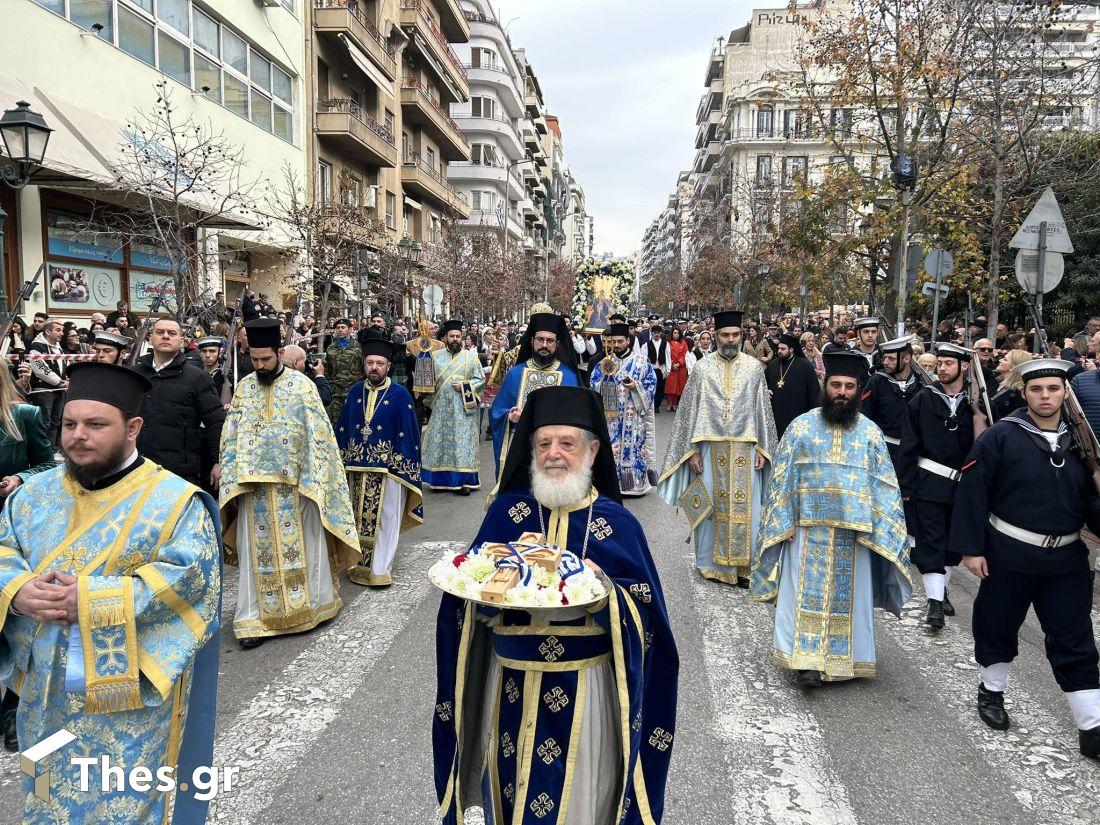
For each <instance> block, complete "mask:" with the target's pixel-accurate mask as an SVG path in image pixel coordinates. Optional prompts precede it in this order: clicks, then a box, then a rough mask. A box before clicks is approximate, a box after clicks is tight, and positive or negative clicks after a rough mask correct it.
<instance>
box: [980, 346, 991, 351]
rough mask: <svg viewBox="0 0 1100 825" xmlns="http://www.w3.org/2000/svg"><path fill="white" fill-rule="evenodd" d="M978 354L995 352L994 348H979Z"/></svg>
mask: <svg viewBox="0 0 1100 825" xmlns="http://www.w3.org/2000/svg"><path fill="white" fill-rule="evenodd" d="M978 352H993V347H978Z"/></svg>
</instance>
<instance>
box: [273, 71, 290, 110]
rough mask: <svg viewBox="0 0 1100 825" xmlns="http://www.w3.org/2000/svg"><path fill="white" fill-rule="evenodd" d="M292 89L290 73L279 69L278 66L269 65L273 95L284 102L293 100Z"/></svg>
mask: <svg viewBox="0 0 1100 825" xmlns="http://www.w3.org/2000/svg"><path fill="white" fill-rule="evenodd" d="M293 90H294V83H293V81H292V80H291V79H290V75H288V74H287V73H286V72H284V71H283V70H282V69H280V68H279V67H278V66H274V65H273V66H272V67H271V91H272V92H273V93H274V95H275V97H277V98H279V100H281V101H283V102H284V103H292V102H293V97H292V95H293Z"/></svg>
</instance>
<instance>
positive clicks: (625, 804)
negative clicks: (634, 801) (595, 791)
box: [619, 796, 630, 822]
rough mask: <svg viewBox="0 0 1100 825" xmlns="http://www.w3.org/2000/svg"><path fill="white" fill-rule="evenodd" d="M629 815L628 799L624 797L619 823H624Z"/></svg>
mask: <svg viewBox="0 0 1100 825" xmlns="http://www.w3.org/2000/svg"><path fill="white" fill-rule="evenodd" d="M629 815H630V797H629V796H628V797H626V798H625V799H624V800H623V815H622V818H621V819H620V820H619V822H626V818H627V817H628V816H629Z"/></svg>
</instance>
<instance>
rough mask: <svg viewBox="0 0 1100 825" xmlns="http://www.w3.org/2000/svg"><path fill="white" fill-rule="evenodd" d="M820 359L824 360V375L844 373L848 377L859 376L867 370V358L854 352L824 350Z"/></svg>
mask: <svg viewBox="0 0 1100 825" xmlns="http://www.w3.org/2000/svg"><path fill="white" fill-rule="evenodd" d="M821 360H823V361H824V362H825V377H826V378H828V377H829V376H830V375H845V376H847V377H849V378H859V377H860V376H861V375H863V373H864V372H866V371H867V359H866V358H864V357H863V356H862V355H857V354H856V353H854V352H826V353H824V354H822V356H821Z"/></svg>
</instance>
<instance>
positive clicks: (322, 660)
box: [210, 542, 456, 825]
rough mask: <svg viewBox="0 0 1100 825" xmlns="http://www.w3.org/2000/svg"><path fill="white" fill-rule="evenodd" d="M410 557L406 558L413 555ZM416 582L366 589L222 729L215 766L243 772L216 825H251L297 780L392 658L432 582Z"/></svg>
mask: <svg viewBox="0 0 1100 825" xmlns="http://www.w3.org/2000/svg"><path fill="white" fill-rule="evenodd" d="M454 546H456V545H454V544H453V543H452V542H424V543H421V544H418V545H415V547H413V548H409V549H410V550H412V551H413V553H411V554H410V556H412V555H414V554H415V555H416V556H420V555H423V556H425V557H427V558H430V559H433V560H434V558H435V556H436V555H437V553H439V552H442V550H443V549H444V548H447V547H454ZM406 552H407V551H406ZM409 579H410V580H409V582H408V583H407V584H406V583H398V584H395V585H393V586H392V587H390V588H388V589H386V590H384V591H383V590H365V591H364V592H362V593H361V594H360V595H359V596H358V597H356V598H355V599H354V600H353V601H352V602H351V603H350V604H348V605H345V606H344V609H343V611H342V612H341V614H340V616H339V617H338V618H337V620H336V622H335V623H334V624H332V625H331V626H329V627H328V628H327V629H326V630H324V632H322V633H321V634H319V635H318V636H317V638H316V639H315V640H313V641H312V643H311V644H310V645H309V647H308V648H306V649H305V650H304V651H302V653H300V654H299V655H298V657H297V658H295V659H294V661H293V662H291V663H290V664H289V665H287V667H286V668H285V669H284V670H283V672H282V673H280V674H279V675H278V676H276V677H275V678H273V679H272V680H271V682H270V683H269V684H268V686H267V687H265V688H264V689H263V690H262V691H260V692H259V693H258V694H257V695H256V696H255V697H254V698H253V699H252V701H251V702H250V703H249V704H248V707H246V708H245V709H244V710H242V711H241V712H240V713H239V714H238V715H237V718H236V719H235V720H234V722H233V723H232V724H231V725H230V726H229V727H228V728H226V729H224V730H222V731H221V732H220V733H219V735H218V738H217V743H216V745H215V749H214V764H215V765H217V766H219V767H225V766H235V767H237V768H239V774H238V776H239V785H236V786H234V787H233V790H232V791H230V792H229V793H228V794H226V795H224V796H219V797H218V798H217V799H216V800H215V802H214V804H213V806H212V807H211V811H210V821H212V822H224V823H239V825H251V823H255V822H259V821H260V817H259V814H260V813H261V812H262V811H263V810H264V809H265V808H266V807H267V806H268V805H269V804H270V803H271V801H272V800H273V798H274V797H275V795H276V793H277V791H278V789H279V787H280V786H281V785H283V784H284V783H285V782H286V778H287V777H288V776H292V775H293V767H294V765H295V764H296V763H297V762H298V761H299V760H300V759H301V758H302V757H303V756H305V754H306V753H307V751H308V750H309V748H310V746H311V745H312V744H313V743H314V742H316V741H317V740H318V739H319V738H320V737H321V735H322V734H323V733H324V731H325V729H326V728H327V727H328V726H329V724H331V723H332V721H333V719H335V718H336V716H337V714H338V713H339V712H340V710H341V707H342V705H343V704H344V703H345V702H346V701H348V700H350V699H351V698H352V696H353V695H354V694H355V691H356V689H357V688H358V687H359V685H361V684H362V682H363V680H364V679H365V678H366V676H367V675H368V674H369V673H370V671H371V669H372V668H373V667H374V665H375V664H376V663H377V662H378V660H379V659H380V658H381V657H382V656H383V655H384V654H385V653H386V651H387V650H388V649H389V647H390V645H391V644H392V642H393V640H394V638H396V636H397V635H398V634H399V633H400V632H401V630H402V629H403V628H404V627H405V625H406V624H407V623H408V621H409V618H410V615H411V613H412V612H413V610H414V608H416V607H417V606H418V605H419V604H420V603H421V602H422V601H423V600H424V598H425V596H426V595H427V590H428V583H427V580H426V579H425V578H424V577H423V576H421V575H416V574H412V575H410V577H409Z"/></svg>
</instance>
